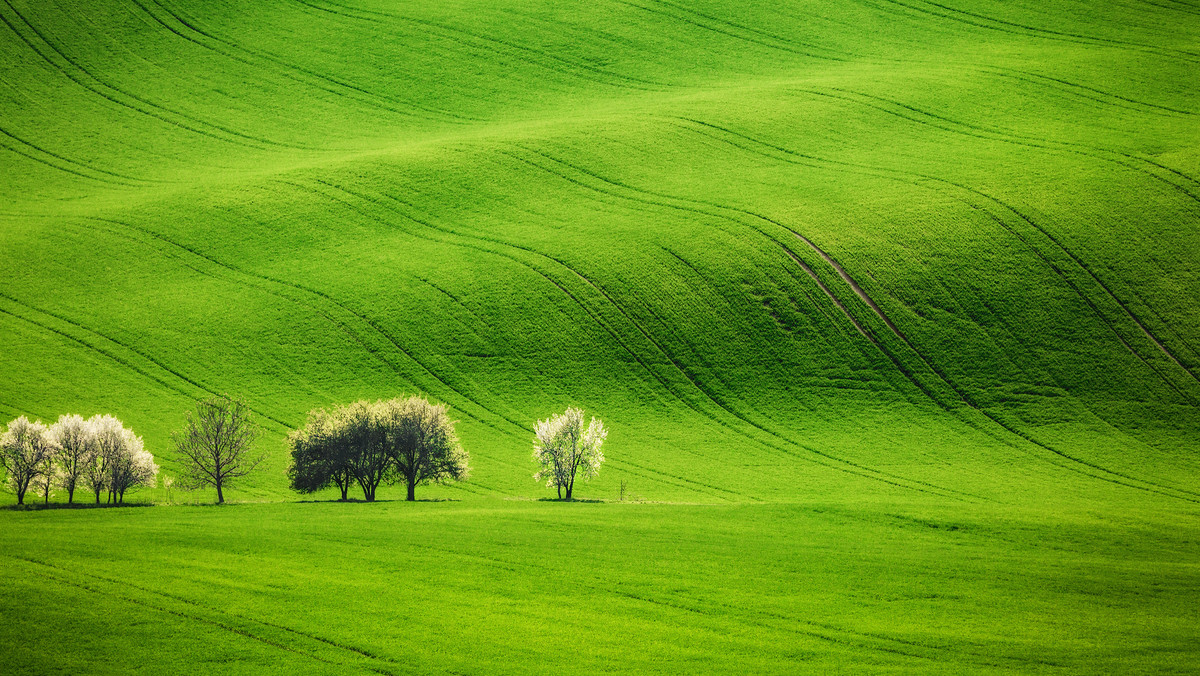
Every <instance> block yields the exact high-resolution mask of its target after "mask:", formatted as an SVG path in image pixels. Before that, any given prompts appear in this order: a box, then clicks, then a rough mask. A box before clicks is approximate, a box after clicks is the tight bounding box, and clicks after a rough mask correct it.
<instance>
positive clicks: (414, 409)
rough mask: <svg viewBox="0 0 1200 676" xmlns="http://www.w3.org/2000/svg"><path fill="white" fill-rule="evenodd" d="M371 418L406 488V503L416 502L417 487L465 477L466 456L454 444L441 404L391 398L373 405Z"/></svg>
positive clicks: (451, 423)
mask: <svg viewBox="0 0 1200 676" xmlns="http://www.w3.org/2000/svg"><path fill="white" fill-rule="evenodd" d="M375 417H376V419H377V421H378V424H379V425H380V426H381V427H382V428H383V431H384V437H385V440H386V445H387V449H388V455H389V456H390V457H391V458H392V462H393V463H395V467H396V471H397V472H398V473H399V475H400V476H401V477H403V478H404V483H405V485H406V486H407V487H408V497H407V499H408V500H416V488H417V486H418V485H423V484H427V483H444V482H447V481H462V480H463V479H465V478H467V475H468V474H469V473H470V467H468V462H469V461H470V457H469V456H468V455H467V452H466V451H465V450H463V447H462V445H460V444H459V443H458V437H457V436H456V435H455V433H454V421H452V420H450V416H449V415H447V414H446V407H445V405H443V404H437V405H434V404H430V403H429V401H428V400H426V399H425V398H423V397H409V398H408V399H406V400H404V401H401V400H399V399H391V400H388V401H381V402H379V403H378V404H376V405H375Z"/></svg>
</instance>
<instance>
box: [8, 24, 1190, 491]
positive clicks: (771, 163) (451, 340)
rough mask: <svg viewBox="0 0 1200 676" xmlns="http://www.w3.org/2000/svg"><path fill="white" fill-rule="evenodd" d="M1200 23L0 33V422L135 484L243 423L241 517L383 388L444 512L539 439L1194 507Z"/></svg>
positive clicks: (803, 476) (757, 468)
mask: <svg viewBox="0 0 1200 676" xmlns="http://www.w3.org/2000/svg"><path fill="white" fill-rule="evenodd" d="M1197 13H1200V9H1197V8H1196V7H1194V6H1191V5H1189V4H1187V3H1184V2H1177V1H1175V0H1171V1H1170V2H1162V3H1149V2H1120V3H1109V4H1107V5H1105V6H1104V7H1103V8H1096V7H1094V6H1092V4H1091V3H1082V2H1075V3H1072V2H1062V3H1055V4H1054V6H1053V7H1047V6H1043V5H1042V4H1040V3H999V2H975V1H972V2H968V1H967V0H960V1H958V2H956V3H954V4H941V3H934V2H926V1H924V0H905V1H900V0H897V1H895V2H892V1H884V0H879V1H875V0H846V1H842V2H837V3H815V2H813V3H795V4H793V5H790V6H787V7H771V6H755V7H742V6H740V4H735V3H730V4H723V3H720V2H702V3H694V4H686V5H685V4H678V3H673V2H665V1H663V2H652V1H649V0H645V1H643V0H635V1H633V2H605V3H593V4H591V5H589V6H587V7H578V6H576V5H575V3H554V2H544V3H537V4H536V5H535V4H530V3H522V4H517V5H512V6H508V5H503V4H502V5H495V4H493V3H405V4H396V3H388V2H382V1H375V2H370V1H365V0H364V1H361V2H355V3H349V4H346V3H336V2H326V1H324V0H314V1H313V2H309V1H307V0H293V1H288V2H273V1H272V2H262V3H252V4H250V5H247V4H245V3H190V2H180V1H179V0H164V1H163V2H158V1H156V0H133V1H132V2H108V1H103V2H96V3H89V5H88V6H87V7H84V8H81V7H77V6H74V5H72V4H70V3H42V2H39V3H30V2H20V1H18V0H12V1H11V2H6V3H5V4H4V5H3V6H0V18H2V20H3V23H4V26H3V31H4V37H3V39H0V49H2V50H3V56H2V58H0V63H2V64H3V77H2V82H3V88H2V94H0V96H2V97H3V98H2V99H0V101H2V103H0V109H2V110H3V138H2V139H0V144H2V145H3V147H4V151H3V154H0V167H2V171H3V176H4V181H3V185H4V187H3V191H4V198H5V199H4V203H5V205H6V206H5V207H4V210H3V215H2V216H0V219H2V221H3V222H2V224H0V246H2V247H3V251H4V256H3V258H2V259H0V260H2V262H0V266H2V269H0V272H2V274H0V279H2V280H3V281H2V282H0V331H2V332H3V334H2V335H3V342H4V344H5V346H6V349H5V350H3V352H2V354H0V360H2V362H0V374H3V375H2V379H3V382H4V383H5V384H4V387H3V391H2V392H0V414H3V415H4V416H7V417H6V419H8V418H11V417H14V416H16V415H18V414H27V415H30V416H31V417H32V416H37V417H41V418H44V419H49V418H53V417H56V416H57V414H59V413H61V412H66V411H72V412H81V413H92V412H98V411H103V412H112V413H114V414H116V415H118V416H120V417H122V418H124V419H126V420H127V421H129V422H130V424H132V425H133V427H134V428H135V429H136V430H138V431H139V432H141V433H143V434H144V435H145V437H146V439H147V444H148V447H149V448H151V450H153V451H154V452H155V453H156V455H158V456H159V457H160V460H161V461H162V462H163V464H164V467H166V469H167V471H168V473H169V472H170V471H171V466H172V458H171V455H170V446H169V439H168V433H169V431H170V430H171V429H174V428H175V427H177V426H178V425H179V423H180V420H181V416H182V412H183V411H184V410H186V409H187V408H188V407H189V406H190V402H191V400H193V399H194V398H197V397H201V396H204V395H205V394H207V393H211V392H230V393H234V394H240V395H243V396H245V397H247V398H248V400H249V401H250V403H251V404H252V405H253V407H254V408H255V410H256V411H257V413H258V415H259V417H260V420H261V421H262V422H263V423H264V424H265V426H266V427H267V429H268V432H269V433H268V437H267V438H266V439H265V440H264V444H265V447H267V448H269V450H271V452H272V453H273V454H274V457H273V460H272V465H273V470H274V471H272V473H271V474H270V475H269V476H264V477H263V478H261V479H260V480H259V481H257V483H256V484H255V485H253V486H251V487H250V489H249V490H247V491H246V492H245V493H244V494H243V497H244V498H251V499H253V498H259V497H267V496H271V497H285V496H286V495H287V492H286V490H285V487H284V481H283V478H282V476H281V475H280V473H279V472H280V471H281V470H282V468H283V466H284V465H285V458H284V453H283V450H282V444H281V439H282V434H283V433H284V431H285V430H286V429H287V428H288V427H292V426H296V425H298V424H300V423H301V422H302V421H303V417H304V414H305V412H306V411H308V410H310V409H311V408H314V407H317V406H324V405H328V404H331V403H337V402H341V401H346V400H350V399H355V398H361V397H383V396H392V395H394V394H398V393H403V392H414V391H419V392H425V393H428V394H429V395H431V396H433V397H435V398H438V399H440V400H443V401H446V402H448V403H449V404H450V405H451V406H453V407H454V409H455V411H456V415H457V416H458V417H459V418H460V419H461V420H462V423H461V434H462V437H463V439H464V441H465V442H466V443H467V446H468V449H469V450H470V451H471V452H472V453H473V455H474V465H475V480H474V481H472V482H471V484H470V485H469V486H464V487H463V488H462V490H465V491H468V492H484V493H491V494H510V493H514V492H515V493H520V494H535V493H536V491H537V488H536V486H533V485H531V482H530V480H529V479H528V474H529V473H530V465H529V462H528V457H527V456H528V450H527V448H528V444H529V442H528V439H529V437H530V431H529V430H530V427H531V425H532V422H533V421H534V420H535V419H537V418H538V417H544V416H545V415H547V414H548V413H549V412H552V411H553V410H556V409H559V408H561V407H562V406H564V405H565V404H566V403H571V402H574V403H577V404H580V405H583V406H585V407H586V408H587V409H589V410H592V411H594V412H597V413H599V414H600V415H602V416H603V417H605V418H606V419H607V420H609V421H610V423H611V427H612V429H613V430H614V432H613V434H612V438H611V446H610V447H611V451H610V453H609V457H610V458H611V464H610V466H609V469H610V470H611V471H606V472H605V473H604V474H603V476H602V477H601V479H599V481H598V483H596V484H594V486H593V489H594V492H596V493H597V494H601V495H605V496H609V495H611V494H615V493H614V491H615V489H616V486H617V482H618V479H619V478H626V479H627V480H628V481H629V482H630V483H631V485H632V486H633V487H635V489H636V490H637V492H638V493H640V494H642V495H645V496H648V497H653V498H656V499H703V500H733V501H744V500H758V499H766V500H779V499H782V500H791V499H796V498H804V497H806V496H812V495H817V494H824V493H827V492H829V491H833V492H835V493H837V492H842V491H851V492H862V491H865V492H868V493H876V492H881V493H885V494H904V493H906V492H917V491H924V492H927V493H933V494H937V495H940V496H943V497H950V496H957V497H962V496H964V495H966V494H970V495H972V496H974V497H975V498H986V499H997V498H999V497H1001V496H1004V499H1006V500H1016V501H1018V502H1019V501H1020V500H1021V499H1023V498H1021V497H1018V496H1022V495H1024V496H1025V499H1027V498H1030V497H1032V496H1034V495H1037V494H1038V493H1039V492H1040V491H1041V490H1043V489H1044V488H1046V487H1048V486H1055V487H1059V486H1069V487H1070V488H1069V490H1068V491H1065V492H1067V493H1070V494H1077V495H1079V496H1082V497H1084V498H1087V499H1094V498H1097V497H1101V496H1111V495H1114V494H1116V495H1120V496H1121V499H1125V498H1130V499H1142V498H1146V499H1158V498H1160V497H1164V496H1165V497H1170V498H1176V499H1181V500H1187V501H1195V500H1197V499H1200V497H1198V493H1197V489H1196V483H1195V479H1196V477H1197V459H1198V456H1197V455H1196V454H1195V452H1194V449H1195V445H1196V442H1197V439H1198V434H1197V433H1198V431H1200V418H1198V417H1197V409H1196V404H1197V402H1198V401H1200V380H1198V379H1197V373H1200V351H1198V350H1200V348H1198V347H1197V346H1200V332H1198V331H1200V329H1198V327H1200V304H1197V303H1196V302H1195V299H1196V298H1197V297H1200V270H1198V269H1197V268H1196V265H1195V262H1196V260H1197V253H1200V228H1197V227H1196V226H1197V224H1198V223H1200V182H1198V181H1197V179H1196V177H1197V176H1200V154H1198V153H1197V148H1196V139H1197V138H1198V135H1200V116H1198V114H1197V111H1200V100H1198V96H1197V90H1196V88H1195V86H1194V82H1195V81H1196V76H1197V74H1198V73H1200V69H1198V65H1197V64H1198V63H1200V48H1198V47H1197V42H1196V40H1197V37H1198V34H1200V21H1197V20H1196V16H1197ZM460 492H461V491H457V489H456V490H455V491H452V494H459V493H460Z"/></svg>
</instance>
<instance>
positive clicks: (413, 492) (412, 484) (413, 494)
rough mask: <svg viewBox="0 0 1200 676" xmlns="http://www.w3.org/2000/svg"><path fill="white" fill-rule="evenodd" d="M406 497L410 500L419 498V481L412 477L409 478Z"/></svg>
mask: <svg viewBox="0 0 1200 676" xmlns="http://www.w3.org/2000/svg"><path fill="white" fill-rule="evenodd" d="M406 499H407V500H408V501H409V502H412V501H414V500H416V499H417V482H416V481H413V480H412V479H409V480H408V497H407V498H406Z"/></svg>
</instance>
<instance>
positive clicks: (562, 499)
mask: <svg viewBox="0 0 1200 676" xmlns="http://www.w3.org/2000/svg"><path fill="white" fill-rule="evenodd" d="M537 501H538V502H583V503H592V504H596V503H601V504H602V503H605V502H608V501H607V500H600V499H599V498H571V499H570V500H568V499H566V498H538V499H537Z"/></svg>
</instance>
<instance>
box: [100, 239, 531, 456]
mask: <svg viewBox="0 0 1200 676" xmlns="http://www.w3.org/2000/svg"><path fill="white" fill-rule="evenodd" d="M92 220H98V221H102V222H106V223H110V224H114V225H118V226H121V227H124V228H127V229H130V230H135V231H137V232H141V233H142V234H144V235H146V236H149V237H152V238H154V239H157V240H158V241H160V242H163V243H164V244H167V245H169V246H171V247H174V248H175V249H177V250H179V251H183V252H186V254H188V255H191V256H194V257H196V258H199V259H201V260H203V261H205V262H207V263H209V264H211V265H215V266H217V267H219V268H222V269H224V270H226V271H228V272H229V273H233V275H234V276H235V278H234V279H228V278H225V281H230V282H234V283H239V284H242V285H244V286H247V287H250V288H254V289H257V290H259V291H262V292H264V293H267V294H269V295H272V296H275V297H278V298H281V299H283V300H286V301H288V302H291V303H294V304H297V305H299V306H301V307H304V308H306V309H308V310H310V311H313V312H315V313H317V314H318V315H320V316H322V317H324V318H325V319H326V320H328V321H329V322H330V323H332V324H334V325H335V326H337V327H338V328H339V329H341V330H342V331H343V332H344V333H345V334H346V335H348V336H350V337H351V338H353V339H354V340H355V342H357V343H358V344H359V345H361V346H362V347H363V349H365V350H367V351H368V352H369V353H370V354H372V355H373V356H374V357H375V358H376V359H378V360H379V361H380V362H381V363H383V364H384V365H385V366H387V367H388V368H390V369H391V370H392V371H393V372H394V373H395V374H396V375H398V376H401V377H402V378H405V379H406V380H407V379H408V377H409V376H408V375H407V374H405V373H404V372H403V371H401V370H400V368H399V367H398V366H396V365H395V364H393V363H392V361H391V360H390V359H388V358H387V357H385V356H384V355H383V354H381V353H380V351H379V350H378V349H376V348H374V347H372V346H371V345H369V344H368V343H367V342H366V341H365V340H364V339H363V337H362V336H361V335H359V334H358V333H356V332H355V331H353V330H351V329H350V328H349V327H348V326H347V325H346V323H345V322H344V321H340V320H338V319H337V318H335V317H334V316H332V315H331V314H330V313H329V312H326V311H325V310H323V309H321V308H320V307H318V303H320V302H325V303H328V304H331V305H333V306H334V307H336V308H337V309H338V310H340V311H342V312H343V313H345V314H348V315H350V316H351V317H353V318H354V319H356V320H358V321H359V322H361V323H363V324H365V325H366V326H367V327H369V330H368V331H367V333H370V332H374V333H375V334H377V335H378V336H379V337H381V338H383V339H384V340H386V341H387V342H388V343H390V344H391V345H392V346H393V347H394V348H395V349H396V350H398V351H399V352H400V353H401V354H402V355H404V356H405V357H406V358H408V359H409V360H411V361H412V362H413V363H414V364H416V365H417V366H419V367H420V368H421V369H423V370H425V371H426V372H427V373H429V374H430V375H431V376H432V377H433V378H434V379H435V380H436V381H437V382H438V383H440V384H441V385H442V386H443V387H445V388H446V389H447V390H448V391H450V392H452V393H454V394H455V395H457V396H458V397H460V398H461V399H462V400H463V401H466V402H469V403H471V404H474V405H475V406H478V407H479V408H480V409H482V410H484V411H486V412H488V413H491V414H492V415H493V416H495V417H496V418H499V419H501V420H504V421H507V422H509V423H510V424H512V425H515V426H517V427H518V428H520V429H522V430H524V427H522V426H521V425H519V424H518V423H516V422H515V421H513V420H512V419H510V418H507V417H506V416H503V415H500V414H498V413H496V412H495V411H492V410H491V409H489V408H487V407H486V406H484V405H482V404H480V403H479V402H478V401H475V400H474V399H472V398H470V397H468V396H466V395H465V394H463V393H462V392H460V391H458V390H457V389H455V388H453V387H451V386H450V385H448V384H447V383H446V382H445V381H443V380H441V378H440V377H439V376H438V375H437V374H435V373H434V372H433V371H431V370H430V369H429V368H428V367H426V366H425V365H424V364H422V363H421V362H419V361H417V360H416V359H415V358H413V357H412V355H411V353H410V352H408V351H407V350H405V349H404V348H403V347H401V346H400V344H399V343H398V342H397V341H396V340H395V339H394V338H393V337H392V336H391V335H390V334H388V333H387V332H385V331H383V329H382V328H381V327H379V326H378V324H376V323H375V322H374V321H372V320H371V319H369V318H368V317H366V316H365V315H362V314H359V313H357V312H355V311H353V310H351V309H350V308H348V307H347V306H346V305H345V304H344V303H341V302H340V301H338V300H336V299H334V298H333V297H332V296H329V295H328V294H326V293H324V292H322V291H318V290H316V289H312V288H310V287H307V286H304V285H301V284H297V283H294V282H288V281H286V280H281V279H276V278H274V277H269V276H266V275H260V274H255V273H251V272H247V271H245V270H242V269H240V268H237V267H234V266H232V265H229V264H227V263H223V262H221V261H219V260H217V259H215V258H213V257H211V256H208V255H206V254H203V253H201V252H199V251H197V250H195V249H193V248H191V247H188V246H186V245H184V244H180V243H178V242H175V241H174V240H171V239H169V238H167V237H164V236H163V235H160V234H158V233H155V232H153V231H150V230H146V229H144V228H139V227H136V226H133V225H131V224H128V223H123V222H120V221H115V220H112V219H105V218H98V217H93V218H92ZM188 267H189V268H191V269H192V270H195V271H196V272H197V273H199V274H204V275H208V274H210V273H206V272H203V271H201V270H199V269H197V268H195V267H192V266H188ZM237 276H241V277H249V278H252V279H256V280H259V283H257V284H256V283H253V282H250V281H247V280H245V279H237V278H236V277H237ZM262 282H267V283H268V284H275V285H279V286H284V287H288V288H291V289H294V290H296V291H300V292H302V293H303V294H305V295H306V296H308V302H304V301H301V300H298V299H296V298H293V297H291V296H288V295H286V294H284V293H280V292H279V291H278V290H273V289H270V288H266V287H265V286H264V285H263V284H262ZM314 297H315V299H316V302H313V299H314ZM411 384H414V385H415V383H411ZM460 410H462V411H463V413H465V414H467V415H469V416H470V417H472V418H474V419H475V420H477V421H479V422H480V423H482V424H484V425H487V426H488V427H491V428H493V429H495V430H496V431H498V432H501V433H502V434H503V433H505V432H504V431H503V430H501V429H499V428H498V427H496V426H495V425H494V424H493V423H492V422H491V421H489V420H486V419H484V418H481V417H479V416H478V415H474V414H472V413H471V412H470V411H468V410H465V409H464V408H461V407H460Z"/></svg>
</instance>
